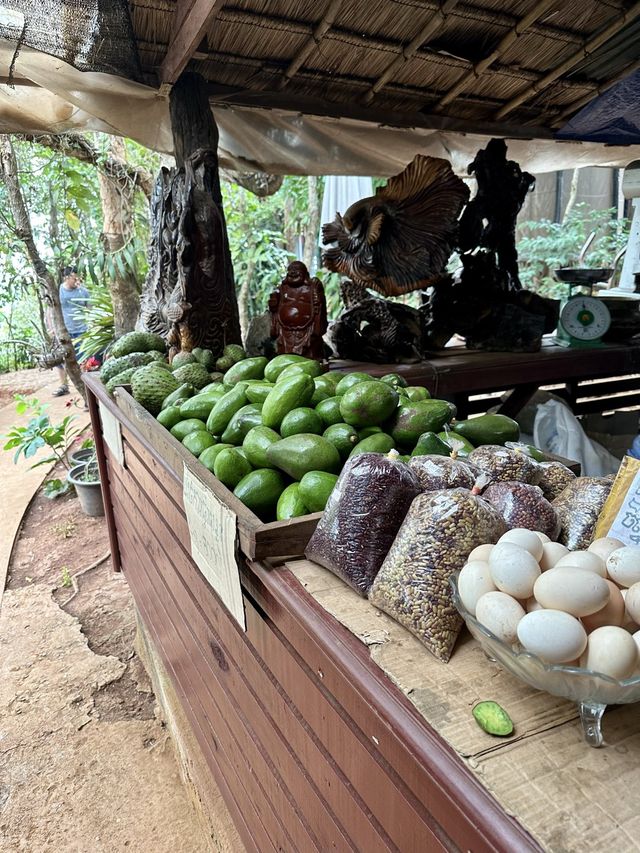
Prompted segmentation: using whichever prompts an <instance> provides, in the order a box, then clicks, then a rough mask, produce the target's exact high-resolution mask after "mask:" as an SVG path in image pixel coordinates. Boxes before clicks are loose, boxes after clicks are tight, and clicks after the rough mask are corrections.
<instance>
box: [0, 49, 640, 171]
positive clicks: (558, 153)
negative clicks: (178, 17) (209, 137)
mask: <svg viewBox="0 0 640 853" xmlns="http://www.w3.org/2000/svg"><path fill="white" fill-rule="evenodd" d="M14 53H15V44H12V43H9V42H0V77H4V78H5V79H6V78H7V77H8V75H9V68H10V65H11V61H12V59H13V57H14ZM13 75H14V78H15V79H16V80H17V81H20V80H25V79H26V80H29V81H32V83H33V84H35V85H21V84H19V83H18V84H16V86H15V88H11V87H10V86H8V85H6V84H0V132H4V133H31V134H38V133H63V132H64V131H69V130H97V131H105V132H107V133H114V134H118V135H122V136H127V137H130V138H131V139H135V140H136V141H138V142H140V143H142V144H143V145H145V146H147V147H149V148H152V149H155V150H157V151H160V152H163V153H167V154H170V153H171V152H172V137H171V127H170V120H169V105H168V99H167V98H165V97H162V96H161V95H160V94H159V93H158V92H157V91H156V90H155V89H152V88H150V87H148V86H144V85H141V84H138V83H133V82H131V81H128V80H125V79H123V78H120V77H115V76H112V75H109V74H102V73H95V72H81V71H78V70H76V69H75V68H73V67H72V66H70V65H68V64H66V63H65V62H63V61H62V60H60V59H56V58H54V57H52V56H48V55H46V54H43V53H39V52H37V51H33V50H30V49H29V48H26V47H25V48H23V49H22V50H21V51H20V52H19V54H18V57H17V60H16V63H15V66H14V69H13ZM214 114H215V117H216V121H217V123H218V127H219V129H220V151H219V153H220V162H221V165H222V166H223V167H225V168H227V169H232V170H238V171H255V170H262V171H265V172H270V173H273V174H311V175H379V176H381V177H382V176H387V175H392V174H395V173H397V172H399V171H400V170H401V169H403V168H404V166H405V165H406V164H407V163H408V162H409V161H410V160H412V159H413V157H414V156H415V155H416V154H418V153H421V154H428V155H432V156H435V157H444V158H445V159H447V160H449V161H450V162H451V164H452V166H453V168H454V169H455V171H456V172H458V173H459V174H464V173H465V171H466V167H467V164H468V163H470V162H471V160H473V158H474V156H475V154H476V152H477V151H478V149H479V148H482V147H484V146H485V145H486V143H487V142H488V140H489V139H490V137H489V136H482V135H478V134H465V133H460V132H455V133H454V132H447V131H441V130H428V129H423V128H395V127H387V126H379V125H374V124H370V123H366V122H362V121H355V120H352V119H349V118H339V119H336V118H327V117H322V116H309V115H301V114H300V113H296V112H287V111H284V110H266V109H257V108H256V109H249V108H239V107H225V106H224V105H223V104H218V105H215V106H214ZM507 142H508V149H509V157H510V158H512V159H514V160H516V161H518V162H519V163H520V165H521V166H522V168H523V169H527V170H528V171H530V172H533V173H534V174H541V173H543V172H551V171H556V170H558V169H570V168H574V167H576V166H625V165H626V164H627V163H628V162H630V161H631V160H634V159H638V158H640V146H637V145H636V146H628V147H625V146H604V145H601V144H598V143H591V142H564V141H563V142H558V141H554V140H540V139H531V140H527V139H508V140H507Z"/></svg>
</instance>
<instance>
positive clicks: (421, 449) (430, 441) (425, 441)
mask: <svg viewBox="0 0 640 853" xmlns="http://www.w3.org/2000/svg"><path fill="white" fill-rule="evenodd" d="M411 455H412V456H451V448H450V447H449V445H448V444H447V443H446V442H444V441H443V440H442V439H441V438H440V437H439V436H438V435H436V434H435V432H423V433H422V435H421V436H420V438H419V439H418V443H417V444H416V446H415V447H414V449H413V451H412V453H411Z"/></svg>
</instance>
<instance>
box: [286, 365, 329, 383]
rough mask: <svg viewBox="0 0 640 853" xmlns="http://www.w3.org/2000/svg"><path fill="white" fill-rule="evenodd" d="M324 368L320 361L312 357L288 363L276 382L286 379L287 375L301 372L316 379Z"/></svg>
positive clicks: (296, 374) (295, 374)
mask: <svg viewBox="0 0 640 853" xmlns="http://www.w3.org/2000/svg"><path fill="white" fill-rule="evenodd" d="M322 370H323V368H322V365H321V364H320V362H319V361H313V360H312V359H309V360H308V361H304V362H302V361H301V362H298V364H288V365H287V366H286V367H285V369H284V370H283V371H282V373H281V374H280V375H279V376H278V378H277V379H276V384H277V383H278V382H281V381H282V380H284V379H286V378H287V376H298V375H299V374H300V373H306V374H307V376H310V377H311V378H312V379H316V378H317V377H318V376H320V374H321V373H322Z"/></svg>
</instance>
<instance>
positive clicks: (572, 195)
mask: <svg viewBox="0 0 640 853" xmlns="http://www.w3.org/2000/svg"><path fill="white" fill-rule="evenodd" d="M579 183H580V167H579V166H576V168H575V169H574V170H573V174H572V175H571V189H570V190H569V200H568V201H567V206H566V207H565V209H564V215H563V217H562V224H563V225H564V224H565V222H566V221H567V219H568V218H569V214H570V213H571V211H572V210H573V208H574V207H575V203H576V200H577V198H578V184H579Z"/></svg>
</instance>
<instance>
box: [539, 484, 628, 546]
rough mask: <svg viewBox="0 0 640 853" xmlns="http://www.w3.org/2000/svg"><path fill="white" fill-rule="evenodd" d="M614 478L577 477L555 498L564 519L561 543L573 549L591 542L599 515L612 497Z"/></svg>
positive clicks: (561, 517)
mask: <svg viewBox="0 0 640 853" xmlns="http://www.w3.org/2000/svg"><path fill="white" fill-rule="evenodd" d="M612 485H613V477H611V476H608V477H576V479H575V480H573V482H571V483H569V485H568V486H566V487H565V488H564V489H563V490H562V491H561V492H560V494H559V495H558V497H557V498H556V499H555V500H554V501H553V506H554V507H555V510H556V512H557V513H558V518H559V520H560V534H559V536H558V542H561V543H562V544H563V545H566V547H567V548H568V549H569V550H570V551H582V550H584V549H585V548H588V546H589V545H590V544H591V540H592V539H593V536H594V533H595V529H596V523H597V521H598V516H599V515H600V512H601V511H602V508H603V507H604V505H605V501H606V500H607V498H608V497H609V492H610V491H611V487H612Z"/></svg>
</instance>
